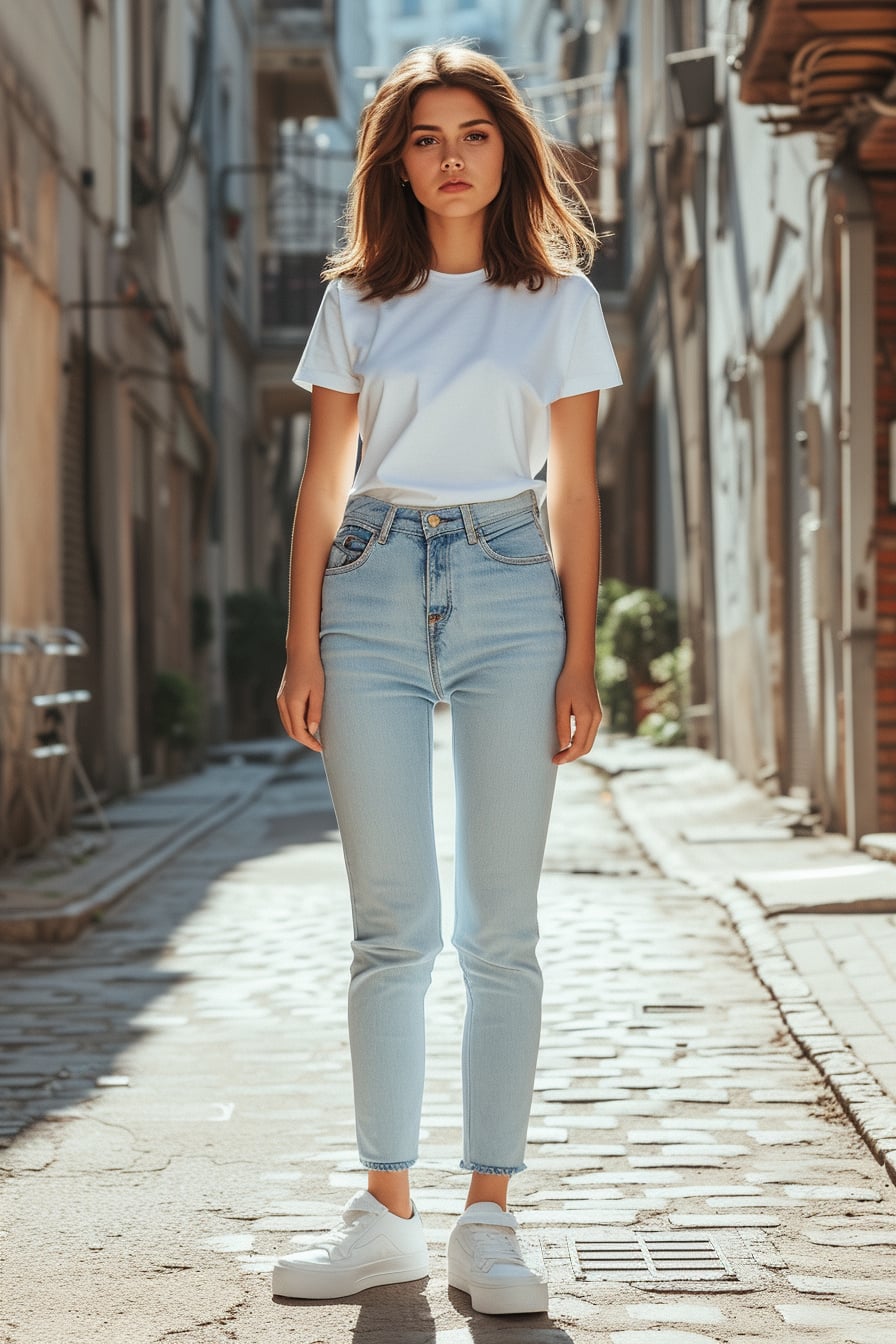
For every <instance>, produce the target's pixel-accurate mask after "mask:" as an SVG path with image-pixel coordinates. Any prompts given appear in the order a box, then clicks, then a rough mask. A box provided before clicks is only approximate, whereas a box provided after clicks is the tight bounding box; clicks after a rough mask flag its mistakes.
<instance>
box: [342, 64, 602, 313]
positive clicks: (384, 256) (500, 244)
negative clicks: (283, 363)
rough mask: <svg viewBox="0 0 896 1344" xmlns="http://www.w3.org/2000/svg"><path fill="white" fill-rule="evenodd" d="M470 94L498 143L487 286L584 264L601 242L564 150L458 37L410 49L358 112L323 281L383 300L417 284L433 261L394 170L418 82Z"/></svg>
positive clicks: (539, 278) (417, 210)
mask: <svg viewBox="0 0 896 1344" xmlns="http://www.w3.org/2000/svg"><path fill="white" fill-rule="evenodd" d="M434 88H464V89H470V90H471V91H472V92H473V93H475V94H477V95H478V96H479V97H480V98H481V99H482V101H483V102H484V103H485V104H486V106H487V107H488V109H489V111H490V113H491V115H492V116H493V117H494V119H495V121H496V123H497V125H498V128H499V130H500V132H501V135H502V138H503V140H504V163H505V167H506V172H505V174H504V176H503V178H502V180H501V186H500V188H499V190H498V194H497V196H496V197H495V199H494V200H493V201H492V202H491V203H490V205H489V206H488V210H487V214H486V223H485V230H484V237H483V265H484V267H485V272H486V278H487V280H488V281H489V283H491V284H495V285H516V284H520V283H525V285H526V286H527V288H528V289H533V290H534V289H541V287H542V285H543V284H544V279H545V276H548V275H550V276H561V275H570V274H573V273H574V272H575V271H576V270H577V269H578V261H579V257H580V256H581V257H582V259H583V260H584V262H585V265H586V267H587V268H590V266H591V264H592V262H593V260H594V254H595V251H596V250H597V248H598V247H599V246H600V240H599V239H598V237H597V236H596V234H595V233H594V230H593V227H592V224H593V221H592V220H591V215H590V212H589V210H588V207H587V204H586V202H585V199H584V197H583V195H582V193H581V191H580V190H579V187H578V185H577V183H576V182H575V180H574V178H573V176H572V172H571V170H570V167H569V165H568V163H567V160H566V155H567V154H568V153H569V150H570V149H571V147H566V149H565V152H564V147H562V146H561V143H560V142H559V141H557V140H555V139H553V138H552V137H551V136H550V135H549V134H548V133H547V132H546V131H545V130H544V129H543V128H542V127H541V125H540V124H539V122H538V120H537V118H536V116H535V113H534V112H533V111H532V109H531V108H530V107H529V106H528V105H527V104H526V103H525V101H524V100H523V97H522V95H521V94H520V92H519V90H518V89H517V87H516V85H515V84H514V83H513V81H512V79H511V78H510V77H509V75H507V74H506V73H505V71H504V70H502V68H501V67H500V65H498V63H497V62H496V61H494V60H492V58H491V57H490V56H484V55H483V54H482V53H481V52H478V51H475V50H471V49H470V48H469V47H468V46H466V45H465V44H464V42H463V41H462V40H461V41H457V40H455V41H451V42H446V41H443V42H436V43H433V44H431V45H429V46H422V47H415V48H414V49H413V50H412V51H410V52H408V54H407V55H406V56H405V57H404V58H403V59H402V60H401V61H399V63H398V65H396V67H395V69H394V70H393V71H392V73H391V74H390V75H388V76H387V78H386V80H385V81H384V83H383V84H382V85H381V86H380V88H379V89H378V90H377V92H376V94H375V95H374V97H373V99H372V100H371V102H369V103H368V104H367V105H366V106H365V108H364V109H363V111H362V113H361V121H360V126H359V129H358V141H357V163H356V165H355V170H354V173H353V175H352V180H351V183H350V184H349V188H348V201H347V205H346V211H345V233H346V242H345V245H344V246H343V247H342V248H340V249H339V250H338V251H336V252H333V253H331V254H330V255H329V256H328V257H327V263H328V264H327V266H326V267H325V268H324V270H323V271H322V272H321V277H322V279H323V280H335V279H337V278H339V277H345V278H347V279H351V280H353V281H355V282H358V283H360V284H361V285H362V286H364V287H366V289H367V291H368V292H367V293H365V294H364V295H363V297H364V298H365V299H372V298H383V299H387V298H391V297H392V296H393V295H395V294H400V293H406V292H408V291H410V290H413V289H418V288H419V287H420V286H421V285H422V284H424V283H425V281H426V279H427V276H428V275H429V270H430V266H431V260H432V251H431V245H430V241H429V235H428V234H427V231H426V223H425V217H424V213H423V207H422V206H421V205H420V203H419V201H418V200H417V199H416V197H415V196H414V195H413V193H412V192H411V191H409V190H408V189H407V188H406V187H402V185H401V180H400V176H399V172H400V168H399V161H400V158H401V155H402V152H403V150H404V148H405V145H406V143H407V138H408V135H409V134H410V128H411V125H412V115H413V110H414V104H415V102H416V100H417V98H418V97H419V95H420V94H421V93H422V92H423V91H424V90H425V89H434Z"/></svg>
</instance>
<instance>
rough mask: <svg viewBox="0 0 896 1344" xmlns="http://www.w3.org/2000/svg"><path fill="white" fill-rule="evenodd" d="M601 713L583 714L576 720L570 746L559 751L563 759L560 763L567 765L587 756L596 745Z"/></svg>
mask: <svg viewBox="0 0 896 1344" xmlns="http://www.w3.org/2000/svg"><path fill="white" fill-rule="evenodd" d="M600 720H601V716H600V714H596V715H592V714H588V715H587V716H586V715H583V716H582V717H581V719H579V720H577V721H576V730H575V732H574V733H573V740H572V743H571V744H570V746H569V747H568V748H567V749H566V750H565V751H563V752H562V753H559V754H560V755H562V757H563V759H562V761H559V762H558V764H561V765H567V764H568V763H569V762H570V761H577V760H580V759H581V757H582V756H587V754H588V752H589V751H590V750H591V748H592V747H593V746H594V742H595V738H596V737H597V730H598V728H599V727H600Z"/></svg>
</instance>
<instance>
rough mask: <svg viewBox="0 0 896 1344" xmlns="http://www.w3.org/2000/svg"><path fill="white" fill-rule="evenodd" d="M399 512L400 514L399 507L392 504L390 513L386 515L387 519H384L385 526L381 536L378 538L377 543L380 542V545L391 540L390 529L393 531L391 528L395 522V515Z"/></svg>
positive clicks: (382, 528)
mask: <svg viewBox="0 0 896 1344" xmlns="http://www.w3.org/2000/svg"><path fill="white" fill-rule="evenodd" d="M397 512H398V505H397V504H392V505H390V507H389V512H388V513H387V514H386V517H385V518H384V519H383V526H382V527H381V528H380V534H379V536H378V537H377V542H379V543H380V544H382V543H383V542H385V541H388V539H389V531H390V529H391V527H392V523H393V522H394V520H395V515H396V513H397Z"/></svg>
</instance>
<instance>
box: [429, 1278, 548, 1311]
mask: <svg viewBox="0 0 896 1344" xmlns="http://www.w3.org/2000/svg"><path fill="white" fill-rule="evenodd" d="M448 1286H449V1288H458V1289H460V1291H461V1292H462V1293H467V1294H469V1297H470V1301H471V1303H472V1305H473V1310H474V1311H481V1312H482V1313H483V1314H484V1315H487V1316H514V1315H518V1314H522V1313H523V1312H532V1311H547V1309H548V1286H547V1284H546V1283H544V1282H543V1281H540V1280H535V1281H534V1282H529V1283H520V1284H516V1285H513V1286H511V1285H510V1284H502V1285H500V1286H498V1285H495V1286H488V1287H486V1285H485V1284H481V1283H472V1284H471V1283H470V1281H469V1280H468V1279H466V1278H465V1277H464V1276H463V1275H462V1274H458V1273H456V1272H453V1271H452V1270H450V1269H449V1271H448Z"/></svg>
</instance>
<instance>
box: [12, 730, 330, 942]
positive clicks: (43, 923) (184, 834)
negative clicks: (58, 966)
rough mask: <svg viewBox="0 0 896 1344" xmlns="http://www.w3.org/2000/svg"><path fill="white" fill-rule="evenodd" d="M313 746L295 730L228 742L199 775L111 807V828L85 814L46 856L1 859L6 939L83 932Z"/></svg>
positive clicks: (59, 937) (57, 938)
mask: <svg viewBox="0 0 896 1344" xmlns="http://www.w3.org/2000/svg"><path fill="white" fill-rule="evenodd" d="M304 752H305V748H304V747H301V746H299V745H298V743H296V742H293V741H292V740H291V739H289V738H287V737H284V738H282V739H278V738H272V739H270V740H267V739H266V740H264V741H261V742H233V743H226V744H223V745H222V746H219V747H216V748H214V749H213V751H212V752H210V754H209V757H210V758H209V764H207V765H206V766H205V768H204V769H202V770H201V771H199V772H198V773H197V774H193V775H187V776H185V777H184V778H182V779H177V780H173V781H172V782H171V783H168V784H163V785H159V786H158V787H156V788H150V789H146V790H144V791H143V792H141V793H138V794H134V795H133V796H132V797H130V798H120V799H117V800H116V801H115V802H114V803H112V804H111V805H109V806H108V807H106V808H105V812H106V816H107V818H108V820H109V823H110V828H111V829H110V830H109V831H108V832H103V831H101V830H100V829H98V828H97V829H91V830H87V829H84V826H85V824H86V823H85V821H84V820H82V821H81V822H80V826H81V829H78V827H76V829H75V830H74V831H73V832H72V833H71V834H69V835H67V836H61V837H59V839H58V840H57V841H56V842H54V843H53V844H52V845H50V846H48V847H47V848H46V849H45V850H43V851H42V852H41V853H39V854H37V855H35V856H33V857H30V858H27V859H20V860H18V861H16V862H10V863H5V864H2V865H0V942H2V943H36V942H67V941H68V940H69V939H72V938H75V937H77V935H78V934H79V933H80V932H81V930H82V929H83V928H84V927H85V925H87V924H88V923H90V922H91V921H92V920H96V919H98V918H100V917H101V915H102V912H103V911H104V910H105V909H106V908H107V907H108V906H110V905H112V904H113V903H114V902H115V901H117V900H118V899H119V898H120V897H121V896H123V895H124V894H125V892H127V891H130V890H131V888H132V887H134V886H136V885H137V883H139V882H142V881H143V880H144V879H145V878H147V877H149V876H151V874H152V873H154V872H156V871H157V870H158V869H159V868H161V867H162V865H163V864H165V863H167V862H168V860H169V859H171V858H173V857H174V856H175V855H176V854H179V853H180V852H181V850H183V849H185V848H186V847H187V846H188V845H191V844H193V843H194V842H195V841H196V840H198V839H200V838H201V837H202V836H204V835H205V834H206V833H207V832H208V831H210V830H212V829H213V828H214V827H216V826H220V825H222V824H223V823H224V822H226V821H228V820H229V819H230V818H231V817H233V816H236V815H238V814H239V813H240V812H242V811H243V810H244V809H245V808H247V807H249V806H250V805H251V804H252V802H254V800H255V799H256V798H257V797H258V796H259V794H260V793H261V792H262V791H263V790H264V789H265V788H266V787H267V785H268V784H269V783H270V782H271V780H273V779H275V778H276V777H277V775H278V774H279V773H280V772H281V771H282V770H283V769H285V768H286V767H287V766H289V765H290V764H291V763H293V762H294V761H295V760H296V759H297V758H298V757H299V756H300V755H302V754H303V753H304ZM91 820H92V819H91Z"/></svg>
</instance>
